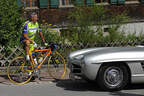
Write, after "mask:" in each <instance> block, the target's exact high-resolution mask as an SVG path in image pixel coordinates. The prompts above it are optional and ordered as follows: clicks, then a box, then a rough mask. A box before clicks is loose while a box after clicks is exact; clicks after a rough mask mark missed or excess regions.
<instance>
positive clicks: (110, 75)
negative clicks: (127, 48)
mask: <svg viewBox="0 0 144 96" xmlns="http://www.w3.org/2000/svg"><path fill="white" fill-rule="evenodd" d="M128 81H129V74H128V71H127V68H126V66H125V65H123V64H115V63H113V64H107V65H104V66H101V68H100V70H99V72H98V77H97V84H98V85H99V87H100V88H101V89H103V90H107V91H117V90H121V89H123V88H124V87H125V86H126V85H127V84H128Z"/></svg>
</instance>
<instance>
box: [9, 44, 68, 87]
mask: <svg viewBox="0 0 144 96" xmlns="http://www.w3.org/2000/svg"><path fill="white" fill-rule="evenodd" d="M39 53H40V55H41V54H43V60H41V61H40V62H37V61H35V58H37V59H38V57H37V56H36V55H34V56H33V54H39ZM40 55H39V56H40ZM29 56H30V62H26V60H25V58H24V57H23V56H19V57H16V58H14V59H13V60H12V61H11V63H10V64H9V65H8V67H7V74H8V78H9V80H10V81H11V82H12V83H14V84H16V85H23V84H26V83H28V82H29V81H30V80H31V78H32V76H33V73H35V72H38V70H39V69H40V68H41V66H42V65H43V64H48V73H49V75H50V76H51V77H53V78H54V79H63V78H64V76H65V74H66V62H65V59H64V58H63V56H62V55H61V54H60V53H58V52H57V51H56V45H55V44H52V45H51V46H50V47H49V48H44V49H37V50H33V51H29ZM36 63H38V64H36Z"/></svg>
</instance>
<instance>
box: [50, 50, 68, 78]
mask: <svg viewBox="0 0 144 96" xmlns="http://www.w3.org/2000/svg"><path fill="white" fill-rule="evenodd" d="M48 72H49V75H50V76H51V77H53V78H54V79H63V78H64V76H65V73H66V62H65V59H64V58H63V57H62V55H60V54H59V53H58V52H57V51H55V52H54V53H53V54H52V56H50V58H49V60H48Z"/></svg>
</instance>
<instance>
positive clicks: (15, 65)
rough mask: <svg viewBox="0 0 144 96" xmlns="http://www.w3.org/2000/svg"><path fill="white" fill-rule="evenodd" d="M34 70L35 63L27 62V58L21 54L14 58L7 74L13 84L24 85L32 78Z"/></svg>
mask: <svg viewBox="0 0 144 96" xmlns="http://www.w3.org/2000/svg"><path fill="white" fill-rule="evenodd" d="M33 70H34V69H33V65H32V64H31V63H26V60H25V58H24V57H21V56H20V57H16V58H14V59H13V60H12V61H11V62H10V63H9V65H8V67H7V75H8V78H9V80H10V81H11V82H12V83H13V84H16V85H24V84H26V83H28V82H29V81H30V80H31V78H32V75H33V74H32V73H33ZM30 72H31V73H30Z"/></svg>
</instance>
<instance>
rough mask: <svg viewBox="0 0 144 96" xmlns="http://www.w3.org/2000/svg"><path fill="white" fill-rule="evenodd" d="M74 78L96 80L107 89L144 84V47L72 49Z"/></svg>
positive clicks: (70, 56)
mask: <svg viewBox="0 0 144 96" xmlns="http://www.w3.org/2000/svg"><path fill="white" fill-rule="evenodd" d="M68 66H69V68H70V77H71V78H74V77H78V76H79V77H82V78H83V79H85V80H87V81H96V82H97V84H98V85H99V86H100V87H101V88H102V89H103V90H121V89H122V88H124V87H125V86H126V85H127V84H128V83H144V47H142V46H138V47H122V48H121V47H101V48H88V49H82V50H78V51H75V52H72V53H70V54H69V56H68Z"/></svg>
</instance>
